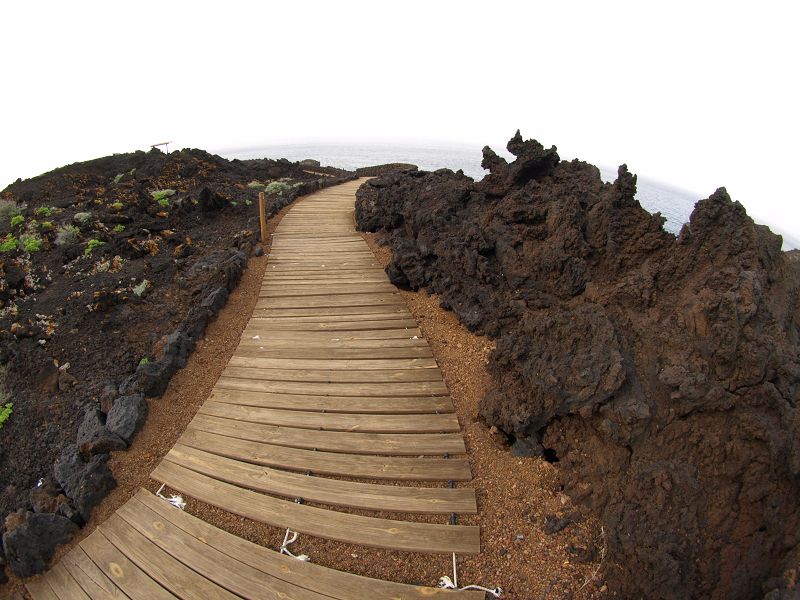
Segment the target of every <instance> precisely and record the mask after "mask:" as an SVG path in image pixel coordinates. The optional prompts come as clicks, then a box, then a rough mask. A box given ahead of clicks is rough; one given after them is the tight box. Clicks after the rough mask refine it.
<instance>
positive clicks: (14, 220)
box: [11, 215, 25, 227]
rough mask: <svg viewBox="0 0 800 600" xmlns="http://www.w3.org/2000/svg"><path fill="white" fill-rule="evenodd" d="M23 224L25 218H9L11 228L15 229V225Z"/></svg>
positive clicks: (19, 216)
mask: <svg viewBox="0 0 800 600" xmlns="http://www.w3.org/2000/svg"><path fill="white" fill-rule="evenodd" d="M24 222H25V217H23V216H22V215H14V216H13V217H11V227H16V226H17V225H22V224H23V223H24Z"/></svg>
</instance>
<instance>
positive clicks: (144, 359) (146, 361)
mask: <svg viewBox="0 0 800 600" xmlns="http://www.w3.org/2000/svg"><path fill="white" fill-rule="evenodd" d="M149 364H150V357H149V356H143V357H142V359H141V360H140V361H139V366H140V367H141V366H142V365H149Z"/></svg>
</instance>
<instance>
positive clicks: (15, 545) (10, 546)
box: [3, 512, 78, 577]
mask: <svg viewBox="0 0 800 600" xmlns="http://www.w3.org/2000/svg"><path fill="white" fill-rule="evenodd" d="M77 529H78V527H77V525H75V523H73V522H72V521H70V520H69V519H66V518H64V517H62V516H59V515H55V514H50V513H32V512H25V513H24V515H23V518H22V522H21V523H19V524H17V525H16V526H15V527H14V528H9V529H8V530H7V531H6V532H5V533H4V534H3V551H4V552H5V555H6V560H7V561H8V565H9V567H11V572H12V573H14V575H16V576H17V577H31V576H32V575H35V574H37V573H41V572H42V571H44V570H45V568H46V567H47V563H48V561H49V560H50V559H51V558H52V557H53V553H54V552H55V549H56V547H57V546H58V545H59V544H65V543H66V542H68V541H69V540H70V539H71V537H72V534H73V533H74V532H75V531H76V530H77Z"/></svg>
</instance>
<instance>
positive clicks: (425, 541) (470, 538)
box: [152, 461, 481, 554]
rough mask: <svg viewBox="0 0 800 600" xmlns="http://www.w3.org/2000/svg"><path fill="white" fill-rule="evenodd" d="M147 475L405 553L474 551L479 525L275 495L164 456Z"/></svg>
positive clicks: (220, 503)
mask: <svg viewBox="0 0 800 600" xmlns="http://www.w3.org/2000/svg"><path fill="white" fill-rule="evenodd" d="M152 477H153V478H154V479H156V480H157V481H161V482H162V483H165V484H167V485H168V486H169V487H171V488H173V489H175V490H178V491H180V492H183V493H184V494H187V495H189V496H192V497H193V498H196V499H198V500H200V501H201V502H206V503H208V504H211V505H213V506H217V507H220V508H224V509H225V510H227V511H229V512H232V513H234V514H237V515H239V516H242V517H245V518H248V519H253V520H255V521H260V522H262V523H268V524H270V525H275V526H278V527H289V528H291V529H292V530H294V531H298V532H300V533H306V534H308V535H314V536H317V537H322V538H327V539H332V540H338V541H341V542H346V543H350V544H361V545H363V546H370V547H375V548H389V549H394V550H404V551H408V552H427V553H446V554H450V553H452V552H456V553H458V554H477V553H478V552H480V549H481V548H480V528H479V527H476V526H471V525H439V524H431V523H412V522H408V521H394V520H389V519H378V518H375V517H365V516H361V515H354V514H349V513H340V512H336V511H331V510H326V509H323V508H317V507H315V506H308V505H305V504H296V503H294V502H290V501H287V500H279V499H277V498H272V497H271V496H265V495H264V494H259V493H258V492H253V491H250V490H246V489H243V488H240V487H238V486H235V485H231V484H229V483H225V482H222V481H219V480H216V479H213V478H210V477H206V476H205V475H201V474H199V473H195V472H194V471H191V470H189V469H186V468H184V467H181V466H178V465H176V464H175V463H172V462H169V461H162V462H161V463H160V464H159V465H158V466H157V467H156V469H155V471H153V474H152Z"/></svg>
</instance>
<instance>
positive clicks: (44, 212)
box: [33, 206, 53, 218]
mask: <svg viewBox="0 0 800 600" xmlns="http://www.w3.org/2000/svg"><path fill="white" fill-rule="evenodd" d="M33 214H34V215H36V216H37V217H39V218H42V217H44V218H47V217H49V216H50V215H52V214H53V209H52V208H50V207H49V206H40V207H39V208H37V209H36V210H34V211H33Z"/></svg>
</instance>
